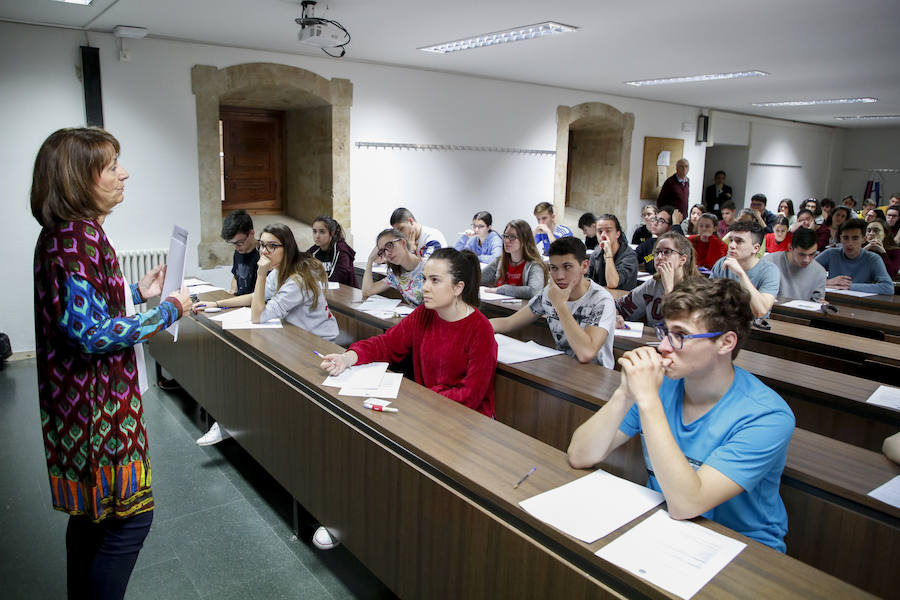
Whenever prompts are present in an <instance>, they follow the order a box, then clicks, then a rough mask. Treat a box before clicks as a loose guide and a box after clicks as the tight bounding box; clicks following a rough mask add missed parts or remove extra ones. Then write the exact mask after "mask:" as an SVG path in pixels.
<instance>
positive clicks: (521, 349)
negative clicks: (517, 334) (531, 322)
mask: <svg viewBox="0 0 900 600" xmlns="http://www.w3.org/2000/svg"><path fill="white" fill-rule="evenodd" d="M494 339H495V340H497V360H498V361H499V362H502V363H503V364H505V365H511V364H513V363H517V362H524V361H526V360H534V359H536V358H547V357H548V356H556V355H557V354H562V352H560V351H559V350H556V349H555V348H548V347H546V346H541V345H540V344H538V343H537V342H535V341H534V340H531V341H529V342H522V341H519V340H517V339H514V338H511V337H509V336H506V335H503V334H502V333H495V334H494Z"/></svg>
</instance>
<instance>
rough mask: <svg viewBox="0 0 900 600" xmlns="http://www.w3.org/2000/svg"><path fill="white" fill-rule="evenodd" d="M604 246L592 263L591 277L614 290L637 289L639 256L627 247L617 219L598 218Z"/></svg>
mask: <svg viewBox="0 0 900 600" xmlns="http://www.w3.org/2000/svg"><path fill="white" fill-rule="evenodd" d="M597 232H598V233H599V235H600V246H599V247H598V248H597V249H596V250H595V251H594V253H593V254H592V255H591V259H590V261H588V277H590V278H591V279H593V280H594V281H596V282H597V283H599V284H600V285H602V286H604V287H607V288H610V289H614V290H630V289H633V288H634V286H636V285H637V271H638V261H637V254H635V253H634V250H632V249H631V246H629V245H628V244H625V243H624V242H625V238H624V236H623V235H622V226H621V225H620V224H619V219H618V218H617V217H616V215H609V214H606V215H600V216H599V217H597Z"/></svg>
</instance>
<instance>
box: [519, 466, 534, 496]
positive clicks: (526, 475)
mask: <svg viewBox="0 0 900 600" xmlns="http://www.w3.org/2000/svg"><path fill="white" fill-rule="evenodd" d="M535 471H537V467H531V470H529V471H528V472H527V473H525V474H524V475H522V479H520V480H519V481H517V482H516V485H514V486H513V489H514V490H515V489H518V487H519V484H521V483H522V482H523V481H525V480H526V479H528V476H529V475H531V474H532V473H534V472H535Z"/></svg>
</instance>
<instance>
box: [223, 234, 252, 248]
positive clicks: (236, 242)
mask: <svg viewBox="0 0 900 600" xmlns="http://www.w3.org/2000/svg"><path fill="white" fill-rule="evenodd" d="M249 239H250V236H249V235H245V236H244V237H242V238H241V239H239V240H237V239H235V240H226V241H227V242H228V243H229V244H231V245H232V246H243V245H244V244H246V243H247V240H249Z"/></svg>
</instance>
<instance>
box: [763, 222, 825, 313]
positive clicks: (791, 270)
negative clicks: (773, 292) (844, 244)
mask: <svg viewBox="0 0 900 600" xmlns="http://www.w3.org/2000/svg"><path fill="white" fill-rule="evenodd" d="M818 251H819V246H818V242H817V239H816V234H815V232H814V231H813V230H811V229H807V228H806V227H800V228H799V229H797V231H795V232H794V235H793V237H792V238H791V244H790V246H789V247H788V249H787V251H786V252H772V253H771V254H766V255H765V256H764V257H763V260H764V261H766V262H770V263H772V264H773V265H775V266H776V267H778V271H779V272H780V273H781V286H780V287H779V290H778V295H779V296H781V297H782V298H790V299H792V300H813V301H818V300H822V299H824V298H825V279H826V277H827V275H828V274H827V273H826V272H825V268H824V267H823V266H822V265H820V264H819V263H817V262H816V253H817V252H818Z"/></svg>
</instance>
